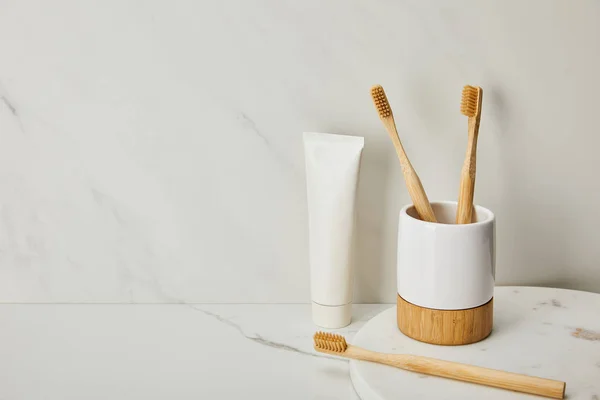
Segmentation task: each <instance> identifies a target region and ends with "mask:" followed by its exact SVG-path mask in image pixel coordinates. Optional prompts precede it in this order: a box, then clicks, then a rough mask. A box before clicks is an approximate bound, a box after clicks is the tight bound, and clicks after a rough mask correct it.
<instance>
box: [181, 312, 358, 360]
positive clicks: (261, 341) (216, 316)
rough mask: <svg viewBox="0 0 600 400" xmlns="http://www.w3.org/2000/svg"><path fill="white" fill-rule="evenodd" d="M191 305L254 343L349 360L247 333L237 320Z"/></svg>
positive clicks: (315, 355)
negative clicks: (311, 351)
mask: <svg viewBox="0 0 600 400" xmlns="http://www.w3.org/2000/svg"><path fill="white" fill-rule="evenodd" d="M189 306H190V308H192V309H193V310H195V311H199V312H201V313H203V314H204V315H208V316H209V317H212V318H214V319H216V320H217V321H219V322H221V323H223V324H225V325H227V326H230V327H232V328H234V329H235V330H236V331H238V332H239V333H240V334H241V335H242V336H243V337H245V338H246V339H248V340H251V341H253V342H254V343H258V344H260V345H263V346H267V347H272V348H274V349H279V350H285V351H290V352H293V353H297V354H302V355H305V356H311V357H318V358H327V359H330V360H335V361H345V362H347V360H344V359H342V358H336V357H330V356H325V355H320V354H317V353H309V352H307V351H304V350H300V349H298V348H296V347H293V346H290V345H287V344H284V343H279V342H274V341H272V340H268V339H265V338H263V337H262V336H260V335H259V334H257V333H256V334H255V335H254V336H250V335H247V334H246V333H245V332H244V330H243V329H242V327H241V326H239V325H238V324H236V323H235V322H233V321H231V320H229V319H226V318H223V317H221V316H220V315H219V314H215V313H213V312H210V311H207V310H203V309H201V308H197V307H194V306H193V305H189Z"/></svg>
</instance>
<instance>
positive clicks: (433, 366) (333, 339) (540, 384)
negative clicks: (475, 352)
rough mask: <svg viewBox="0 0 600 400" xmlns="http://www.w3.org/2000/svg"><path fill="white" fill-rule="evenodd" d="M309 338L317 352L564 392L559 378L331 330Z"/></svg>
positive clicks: (550, 393)
mask: <svg viewBox="0 0 600 400" xmlns="http://www.w3.org/2000/svg"><path fill="white" fill-rule="evenodd" d="M313 339H314V347H315V350H317V351H318V352H321V353H327V354H333V355H336V356H340V357H346V358H353V359H355V360H363V361H371V362H375V363H379V364H385V365H390V366H392V367H397V368H401V369H405V370H408V371H413V372H419V373H421V374H428V375H434V376H441V377H443V378H449V379H455V380H459V381H464V382H471V383H476V384H479V385H486V386H493V387H497V388H500V389H508V390H514V391H516V392H523V393H529V394H537V395H539V396H545V397H551V398H554V399H562V398H564V395H565V388H566V383H565V382H561V381H555V380H552V379H544V378H538V377H535V376H528V375H520V374H514V373H512V372H505V371H499V370H495V369H489V368H483V367H477V366H474V365H467V364H460V363H456V362H451V361H443V360H436V359H435V358H428V357H421V356H415V355H409V354H386V353H377V352H374V351H370V350H366V349H363V348H361V347H357V346H351V345H349V344H347V343H346V339H344V337H343V336H341V335H336V334H333V333H325V332H317V333H315V335H314V337H313Z"/></svg>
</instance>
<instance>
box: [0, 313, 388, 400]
mask: <svg viewBox="0 0 600 400" xmlns="http://www.w3.org/2000/svg"><path fill="white" fill-rule="evenodd" d="M387 307H390V305H357V306H355V307H354V314H353V316H354V319H355V321H354V322H353V323H352V324H351V325H350V326H349V327H347V328H344V329H342V330H339V332H340V333H343V334H344V335H346V336H347V337H348V338H352V337H353V336H354V333H355V332H356V331H357V330H358V329H359V328H360V327H361V326H362V325H363V324H364V323H365V322H366V321H367V320H369V319H370V318H372V317H373V316H374V315H376V314H378V313H379V312H380V311H381V310H383V309H385V308H387ZM0 326H1V327H2V328H1V329H0V399H2V400H81V399H86V400H106V399H111V400H138V399H139V400H142V399H143V400H150V399H161V400H163V399H181V400H185V399H190V400H197V399H298V400H306V399H349V400H352V399H358V397H357V396H356V394H355V392H354V389H353V386H352V383H351V381H350V374H349V372H348V361H347V360H342V359H337V358H331V357H327V356H325V355H322V354H319V353H316V352H315V351H314V350H313V349H312V335H313V334H314V332H315V330H316V329H317V328H316V327H315V326H314V325H313V324H312V322H311V319H310V305H308V304H306V305H249V304H248V305H199V304H194V305H178V304H168V305H150V304H147V305H146V304H136V305H127V304H124V305H116V304H114V305H100V304H87V305H79V304H68V305H67V304H63V305H33V304H27V305H17V304H14V305H7V304H4V305H0Z"/></svg>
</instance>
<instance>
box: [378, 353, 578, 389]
mask: <svg viewBox="0 0 600 400" xmlns="http://www.w3.org/2000/svg"><path fill="white" fill-rule="evenodd" d="M381 356H382V357H383V359H382V360H380V361H379V362H382V363H385V364H388V365H393V366H395V367H398V368H403V369H407V370H410V371H414V372H419V373H422V374H428V375H435V376H441V377H443V378H449V379H456V380H459V381H464V382H471V383H477V384H479V385H486V386H493V387H497V388H501V389H508V390H514V391H516V392H523V393H529V394H536V395H539V396H545V397H551V398H553V399H562V398H564V395H565V388H566V383H565V382H561V381H555V380H552V379H544V378H538V377H535V376H529V375H521V374H515V373H512V372H505V371H499V370H495V369H489V368H483V367H477V366H474V365H467V364H461V363H455V362H451V361H443V360H437V359H435V358H428V357H421V356H412V355H403V354H381Z"/></svg>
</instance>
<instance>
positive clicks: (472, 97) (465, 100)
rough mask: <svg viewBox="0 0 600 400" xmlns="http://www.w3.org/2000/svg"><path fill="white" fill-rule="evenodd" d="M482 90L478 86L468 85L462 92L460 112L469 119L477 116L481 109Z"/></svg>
mask: <svg viewBox="0 0 600 400" xmlns="http://www.w3.org/2000/svg"><path fill="white" fill-rule="evenodd" d="M480 91H481V88H479V87H477V86H469V85H466V86H465V87H464V88H463V91H462V99H461V102H460V112H461V113H462V114H463V115H466V116H467V117H474V116H476V115H477V111H478V110H477V108H478V107H479V93H480Z"/></svg>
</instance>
